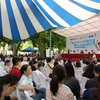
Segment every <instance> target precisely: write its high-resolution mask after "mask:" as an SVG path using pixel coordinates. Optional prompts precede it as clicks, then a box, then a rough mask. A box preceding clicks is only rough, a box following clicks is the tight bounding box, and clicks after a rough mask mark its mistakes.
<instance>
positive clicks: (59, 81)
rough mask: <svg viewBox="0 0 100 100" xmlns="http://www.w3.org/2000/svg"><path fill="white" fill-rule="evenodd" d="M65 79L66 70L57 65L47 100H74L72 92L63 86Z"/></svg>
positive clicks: (48, 89)
mask: <svg viewBox="0 0 100 100" xmlns="http://www.w3.org/2000/svg"><path fill="white" fill-rule="evenodd" d="M65 78H66V71H65V68H64V67H63V66H61V65H56V66H55V67H54V68H53V72H52V80H51V82H50V86H49V87H48V88H47V93H46V99H47V100H74V97H73V94H72V93H71V91H70V90H68V89H67V88H65V87H64V85H63V83H64V80H65Z"/></svg>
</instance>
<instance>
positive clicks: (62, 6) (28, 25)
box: [0, 0, 100, 40]
mask: <svg viewBox="0 0 100 100" xmlns="http://www.w3.org/2000/svg"><path fill="white" fill-rule="evenodd" d="M99 12H100V0H0V36H4V37H6V38H9V39H12V40H23V39H26V38H28V37H30V36H32V35H34V34H35V33H38V32H41V31H44V30H47V29H49V28H52V27H70V26H73V25H75V24H77V23H80V22H82V21H84V20H86V19H88V18H91V17H92V16H94V15H95V14H97V13H99Z"/></svg>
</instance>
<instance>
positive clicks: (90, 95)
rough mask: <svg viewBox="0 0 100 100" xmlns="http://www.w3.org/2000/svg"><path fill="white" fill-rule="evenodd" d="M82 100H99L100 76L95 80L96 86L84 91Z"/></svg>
mask: <svg viewBox="0 0 100 100" xmlns="http://www.w3.org/2000/svg"><path fill="white" fill-rule="evenodd" d="M83 100H100V75H99V76H98V78H97V86H96V87H93V88H89V89H87V90H85V92H84V95H83Z"/></svg>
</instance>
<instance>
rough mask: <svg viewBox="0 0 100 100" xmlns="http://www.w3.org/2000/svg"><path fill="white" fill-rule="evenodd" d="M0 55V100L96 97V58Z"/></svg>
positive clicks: (99, 65) (99, 67) (99, 77)
mask: <svg viewBox="0 0 100 100" xmlns="http://www.w3.org/2000/svg"><path fill="white" fill-rule="evenodd" d="M0 59H1V61H0V83H1V84H0V100H26V97H27V96H26V94H25V93H24V92H25V91H26V92H27V94H28V96H29V97H30V98H31V99H32V100H42V99H43V100H82V99H83V100H100V92H99V90H100V86H99V85H100V58H99V59H95V60H94V59H88V58H86V57H85V58H84V59H81V60H78V61H74V62H73V61H71V59H68V60H65V59H64V61H63V60H62V61H60V60H59V59H55V60H54V59H52V58H50V57H48V58H46V59H44V58H41V57H40V58H32V59H28V57H26V56H25V57H23V58H20V57H13V58H11V59H10V58H9V57H8V58H7V59H5V60H2V58H0ZM17 92H19V94H20V95H19V94H18V93H17ZM19 97H20V98H19ZM31 99H28V98H27V100H31Z"/></svg>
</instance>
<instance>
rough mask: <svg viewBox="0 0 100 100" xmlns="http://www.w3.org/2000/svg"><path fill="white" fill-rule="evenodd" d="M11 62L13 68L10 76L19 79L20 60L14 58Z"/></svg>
mask: <svg viewBox="0 0 100 100" xmlns="http://www.w3.org/2000/svg"><path fill="white" fill-rule="evenodd" d="M12 62H13V68H12V70H11V74H13V75H15V76H17V77H20V75H21V73H20V67H21V59H20V58H18V57H15V58H13V59H12Z"/></svg>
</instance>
